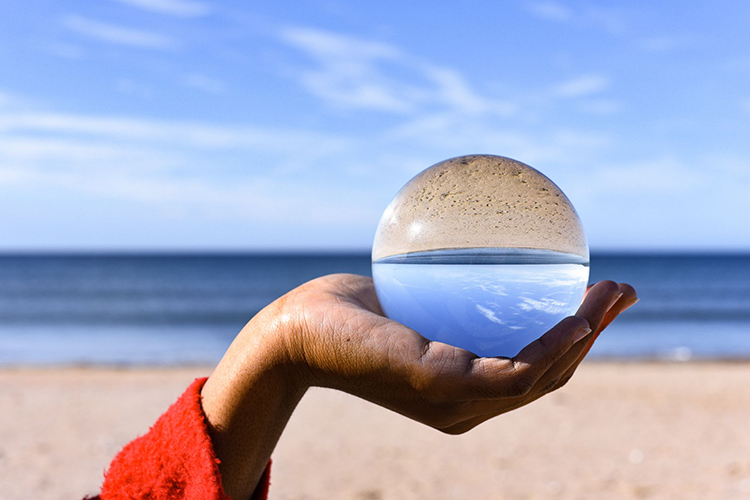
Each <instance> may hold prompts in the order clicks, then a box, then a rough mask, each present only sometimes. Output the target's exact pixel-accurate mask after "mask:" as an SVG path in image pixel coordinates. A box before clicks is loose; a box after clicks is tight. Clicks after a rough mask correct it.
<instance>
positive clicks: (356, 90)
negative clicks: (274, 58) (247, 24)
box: [279, 27, 516, 116]
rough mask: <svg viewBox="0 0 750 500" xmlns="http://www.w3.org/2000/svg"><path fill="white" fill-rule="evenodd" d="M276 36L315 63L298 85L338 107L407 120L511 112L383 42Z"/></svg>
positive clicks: (300, 31)
mask: <svg viewBox="0 0 750 500" xmlns="http://www.w3.org/2000/svg"><path fill="white" fill-rule="evenodd" d="M279 36H280V38H281V40H282V41H283V42H285V43H286V44H288V45H290V46H292V47H294V48H296V49H298V50H301V51H302V52H304V53H306V54H307V55H308V56H309V57H310V58H311V59H312V60H313V61H314V63H315V64H316V65H315V66H314V67H313V68H305V69H301V68H300V69H298V70H297V72H296V76H297V78H298V80H299V81H300V83H301V84H302V85H303V86H304V87H305V88H306V89H307V90H308V91H309V92H311V93H312V94H314V95H316V96H318V97H321V98H323V99H325V100H326V101H328V102H330V103H332V104H335V105H337V106H340V107H344V108H353V109H370V110H377V111H382V112H387V113H395V114H407V115H416V114H419V113H420V112H421V110H423V109H427V108H430V107H433V108H434V107H436V106H437V107H442V108H444V109H450V110H452V111H453V112H456V113H465V114H477V113H480V114H481V113H487V114H495V115H501V116H508V115H511V114H513V113H514V112H515V111H516V106H515V105H514V104H513V103H511V102H508V101H505V100H501V99H497V98H492V97H488V96H484V95H481V94H480V93H478V92H476V91H475V90H474V89H473V88H472V87H471V85H470V84H469V82H468V81H467V80H466V79H465V78H464V76H463V75H462V74H461V73H459V72H458V71H456V70H454V69H452V68H447V67H441V66H437V65H434V64H430V63H428V62H426V61H422V60H419V59H417V58H414V57H412V56H410V55H408V54H406V53H404V52H403V51H402V50H400V49H399V48H397V47H394V46H392V45H389V44H386V43H381V42H372V41H369V40H363V39H359V38H356V37H351V36H345V35H339V34H336V33H330V32H327V31H322V30H315V29H309V28H296V27H295V28H285V29H283V30H281V32H280V34H279ZM396 74H398V75H401V74H405V75H408V77H404V76H401V77H394V76H393V75H396Z"/></svg>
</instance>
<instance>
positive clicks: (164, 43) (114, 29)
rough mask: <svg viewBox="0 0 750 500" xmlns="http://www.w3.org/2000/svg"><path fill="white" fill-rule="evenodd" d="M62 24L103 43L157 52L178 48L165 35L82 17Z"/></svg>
mask: <svg viewBox="0 0 750 500" xmlns="http://www.w3.org/2000/svg"><path fill="white" fill-rule="evenodd" d="M62 22H63V25H64V26H65V27H66V28H68V29H69V30H71V31H73V32H75V33H78V34H79V35H83V36H85V37H88V38H93V39H95V40H99V41H102V42H107V43H114V44H118V45H128V46H131V47H139V48H144V49H157V50H174V49H176V48H177V47H178V44H177V42H176V41H175V40H173V39H172V38H170V37H168V36H165V35H161V34H158V33H152V32H149V31H141V30H137V29H132V28H125V27H122V26H118V25H115V24H109V23H103V22H100V21H95V20H93V19H88V18H85V17H82V16H66V17H64V18H63V20H62Z"/></svg>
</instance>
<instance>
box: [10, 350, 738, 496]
mask: <svg viewBox="0 0 750 500" xmlns="http://www.w3.org/2000/svg"><path fill="white" fill-rule="evenodd" d="M209 372H210V368H181V369H164V370H155V369H144V370H113V369H101V370H100V369H4V370H0V388H2V390H1V391H0V407H1V408H2V409H3V411H2V413H0V486H1V488H2V490H1V491H2V494H0V496H2V498H4V499H7V500H16V499H27V498H40V499H41V498H44V499H51V500H55V499H76V498H81V497H82V496H83V495H85V494H91V493H95V492H96V491H97V488H98V485H99V484H100V481H101V476H102V472H103V470H104V469H105V467H106V466H107V464H108V463H109V461H110V460H111V458H112V456H113V455H114V454H115V453H116V452H117V450H119V448H120V447H121V446H122V445H124V444H125V443H126V442H127V441H129V440H130V439H132V438H133V437H135V436H136V435H138V434H140V433H143V432H145V431H146V430H147V429H148V427H149V425H150V424H151V423H152V422H153V421H154V420H155V419H156V417H157V416H158V415H159V414H160V413H161V412H162V411H164V409H166V407H167V406H168V405H169V404H170V403H171V402H172V401H173V400H174V399H175V398H177V396H178V395H179V394H180V393H181V392H182V391H183V390H184V388H185V387H186V386H187V385H188V383H189V382H190V381H191V380H193V378H195V377H197V376H201V375H205V374H208V373H209ZM274 460H275V465H274V471H273V475H272V487H271V498H272V499H324V498H325V499H358V500H367V499H369V500H375V499H411V498H420V499H426V498H429V499H454V498H455V499H468V498H479V499H537V498H539V499H546V498H556V499H609V498H613V499H619V498H654V499H662V498H663V499H741V498H750V363H724V364H721V363H684V364H679V363H675V364H658V363H623V364H617V363H604V362H600V363H591V362H588V363H585V364H584V365H583V366H582V367H581V368H580V369H579V372H578V373H577V375H576V377H575V378H574V379H573V380H572V381H571V382H570V383H569V384H568V385H567V386H566V387H565V388H563V389H562V390H561V391H558V392H556V393H554V394H552V395H550V396H548V397H546V398H544V399H543V400H540V401H538V402H536V403H534V404H532V405H530V406H528V407H526V408H523V409H521V410H518V411H516V412H513V413H510V414H507V415H504V416H501V417H499V418H497V419H495V420H493V421H490V422H488V423H485V424H484V425H483V426H480V427H479V428H477V429H474V430H473V431H471V432H469V433H467V434H464V435H461V436H447V435H443V434H440V433H439V432H437V431H434V430H432V429H429V428H427V427H424V426H421V425H420V424H416V423H414V422H411V421H409V420H407V419H405V418H403V417H400V416H398V415H395V414H393V413H391V412H389V411H387V410H384V409H382V408H378V407H376V406H374V405H372V404H369V403H367V402H364V401H361V400H358V399H356V398H353V397H351V396H348V395H346V394H341V393H338V392H335V391H329V390H323V389H315V390H312V391H310V392H309V393H308V394H307V395H306V396H305V399H304V400H303V401H302V404H301V405H300V407H299V408H298V411H297V412H296V413H295V415H294V417H293V419H292V421H291V422H290V424H289V427H288V428H287V432H286V433H285V434H284V436H283V437H282V440H281V442H280V443H279V446H278V448H277V450H276V452H275V453H274Z"/></svg>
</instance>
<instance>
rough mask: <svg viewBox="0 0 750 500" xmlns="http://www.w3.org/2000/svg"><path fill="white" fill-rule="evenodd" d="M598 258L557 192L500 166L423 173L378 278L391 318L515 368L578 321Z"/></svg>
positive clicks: (386, 222) (385, 237)
mask: <svg viewBox="0 0 750 500" xmlns="http://www.w3.org/2000/svg"><path fill="white" fill-rule="evenodd" d="M588 266H589V249H588V244H587V243H586V237H585V235H584V232H583V226H582V225H581V221H580V219H579V218H578V214H577V213H576V211H575V209H574V208H573V205H572V204H571V203H570V200H568V198H567V197H566V196H565V194H564V193H563V192H562V191H561V190H560V188H558V187H557V186H556V185H555V184H554V183H553V182H552V181H551V180H549V179H548V178H547V177H545V176H544V175H543V174H542V173H540V172H539V171H537V170H535V169H533V168H531V167H530V166H528V165H525V164H523V163H521V162H518V161H515V160H512V159H510V158H505V157H502V156H493V155H471V156H461V157H458V158H452V159H449V160H446V161H443V162H441V163H438V164H436V165H433V166H432V167H430V168H428V169H426V170H424V171H422V172H421V173H420V174H418V175H417V176H416V177H414V178H413V179H412V180H410V181H409V182H408V183H407V184H406V185H405V186H404V187H403V188H402V189H401V191H399V192H398V194H397V195H396V197H395V198H394V199H393V201H392V202H391V203H390V205H388V207H387V208H386V210H385V212H384V213H383V217H382V218H381V219H380V224H379V225H378V229H377V232H376V235H375V241H374V243H373V248H372V274H373V280H374V282H375V290H376V292H377V295H378V300H379V301H380V304H381V306H382V307H383V311H384V312H385V314H386V315H387V316H388V317H389V318H391V319H393V320H395V321H398V322H399V323H402V324H404V325H406V326H408V327H409V328H412V329H413V330H416V331H417V332H419V333H420V334H422V335H423V336H424V337H426V338H428V339H430V340H434V341H440V342H445V343H447V344H451V345H454V346H457V347H461V348H463V349H466V350H468V351H471V352H473V353H474V354H477V355H478V356H505V357H513V356H515V355H517V354H518V353H519V351H521V349H523V348H524V347H525V346H526V345H528V344H529V343H531V342H533V341H534V340H535V339H537V338H539V337H540V336H541V335H542V334H544V333H545V332H546V331H547V330H549V329H550V328H552V327H553V326H554V325H556V324H557V323H558V322H559V321H560V320H562V319H563V318H565V317H566V316H570V315H572V314H574V313H575V312H576V310H577V309H578V306H579V305H580V304H581V301H582V300H583V295H584V292H585V290H586V284H587V282H588V277H589V267H588Z"/></svg>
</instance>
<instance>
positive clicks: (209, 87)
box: [183, 74, 226, 94]
mask: <svg viewBox="0 0 750 500" xmlns="http://www.w3.org/2000/svg"><path fill="white" fill-rule="evenodd" d="M183 83H184V84H185V85H186V86H188V87H192V88H194V89H198V90H202V91H204V92H208V93H211V94H221V93H222V92H224V90H225V89H226V86H225V85H224V82H222V81H221V80H217V79H216V78H211V77H208V76H205V75H199V74H192V75H187V76H186V77H185V78H184V79H183Z"/></svg>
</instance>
